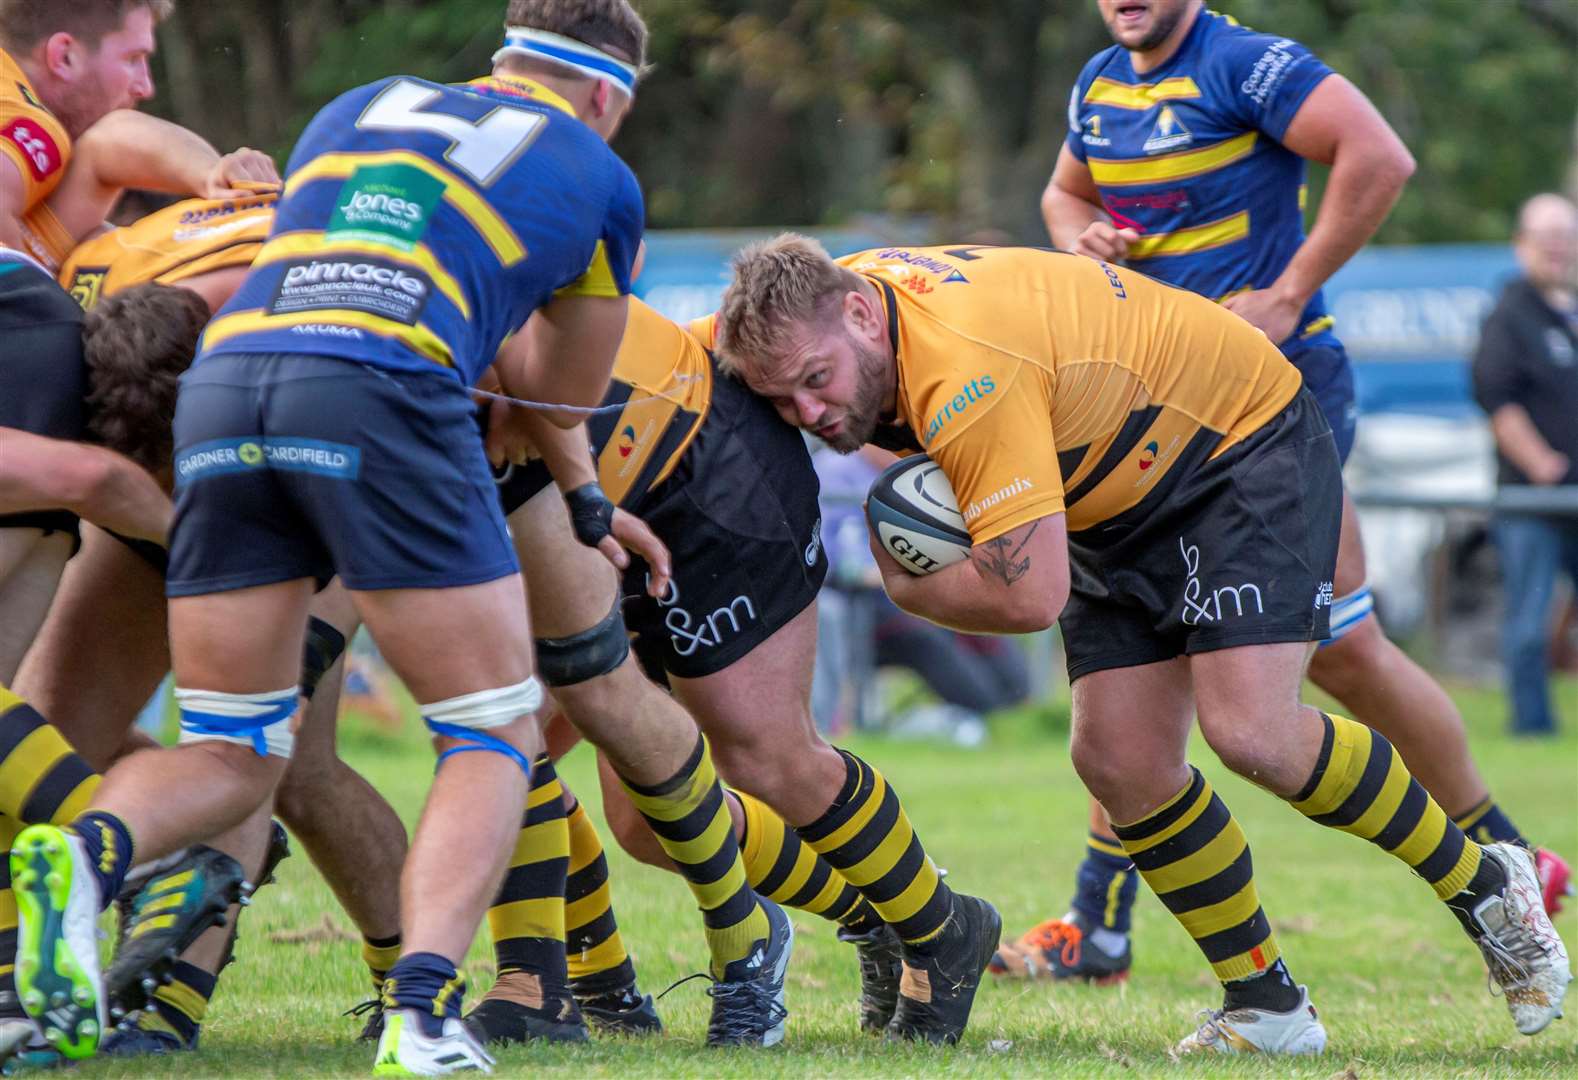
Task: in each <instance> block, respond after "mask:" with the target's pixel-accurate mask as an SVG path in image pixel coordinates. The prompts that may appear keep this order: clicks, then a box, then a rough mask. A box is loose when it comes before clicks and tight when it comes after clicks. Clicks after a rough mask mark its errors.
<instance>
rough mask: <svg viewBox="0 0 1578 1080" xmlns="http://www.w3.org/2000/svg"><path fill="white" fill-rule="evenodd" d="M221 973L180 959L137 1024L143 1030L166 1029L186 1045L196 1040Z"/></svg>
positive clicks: (156, 991) (193, 1043) (194, 1043)
mask: <svg viewBox="0 0 1578 1080" xmlns="http://www.w3.org/2000/svg"><path fill="white" fill-rule="evenodd" d="M218 981H219V976H217V975H211V974H209V973H208V972H206V971H204V970H203V969H202V968H200V967H198V966H196V965H195V964H189V963H187V962H186V961H185V960H177V961H176V962H175V966H174V967H173V968H172V969H171V971H170V981H169V982H168V983H166V984H165V985H163V986H161V987H159V989H158V990H155V991H154V994H153V1001H154V1004H153V1008H151V1009H147V1010H144V1012H143V1015H142V1016H141V1017H140V1018H139V1019H138V1022H137V1026H138V1027H140V1028H143V1029H144V1030H159V1029H161V1028H162V1029H164V1030H167V1031H169V1032H170V1033H171V1034H173V1035H175V1036H176V1037H177V1038H179V1039H180V1040H181V1042H182V1043H184V1044H186V1045H187V1046H189V1047H190V1046H194V1045H196V1043H197V1035H198V1032H199V1030H200V1029H201V1028H202V1025H203V1018H204V1017H205V1016H207V1015H208V1001H209V999H210V998H212V997H213V996H214V987H215V985H216V984H217V983H218Z"/></svg>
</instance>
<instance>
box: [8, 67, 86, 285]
mask: <svg viewBox="0 0 1578 1080" xmlns="http://www.w3.org/2000/svg"><path fill="white" fill-rule="evenodd" d="M0 157H4V158H5V159H6V160H8V161H10V162H11V164H12V165H14V166H15V167H16V171H17V172H18V173H19V174H20V175H21V177H22V205H21V207H20V208H19V214H18V216H19V217H20V218H21V220H22V234H23V239H24V241H26V243H27V247H28V254H29V255H32V256H33V257H34V258H35V259H38V260H39V261H40V262H42V263H44V264H45V265H46V266H49V267H51V268H53V267H55V266H58V265H60V257H61V255H62V254H64V249H65V248H67V247H70V241H69V239H68V240H64V241H63V240H62V239H61V236H62V234H63V232H64V230H59V229H58V226H57V227H56V229H55V230H51V229H50V225H51V224H52V223H53V222H54V217H53V216H52V215H50V214H48V212H47V210H46V208H45V207H44V205H43V203H44V200H45V199H46V198H48V197H49V193H50V192H51V191H54V190H55V185H56V184H59V183H60V178H61V177H62V176H63V175H65V172H66V165H67V163H68V162H70V161H71V139H70V137H69V136H67V135H66V129H65V128H64V127H63V126H61V123H60V121H59V120H57V119H55V115H54V113H52V112H50V111H49V110H48V109H46V108H45V107H44V103H43V102H42V101H40V100H39V99H38V95H37V94H35V93H34V92H33V85H32V83H30V82H28V80H27V76H26V75H25V74H23V72H22V69H21V67H19V66H18V65H17V63H16V61H15V60H13V59H12V58H11V56H10V54H8V53H7V52H5V51H4V50H3V49H0ZM35 212H37V213H35ZM30 218H36V220H30Z"/></svg>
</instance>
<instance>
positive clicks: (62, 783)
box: [0, 686, 101, 825]
mask: <svg viewBox="0 0 1578 1080" xmlns="http://www.w3.org/2000/svg"><path fill="white" fill-rule="evenodd" d="M100 779H101V778H100V776H99V774H98V773H96V772H94V771H93V770H92V769H91V768H89V767H88V763H87V762H86V761H84V760H82V758H81V757H80V756H78V754H77V752H76V751H75V750H73V749H72V748H71V744H70V743H69V742H67V741H66V739H65V736H63V735H61V733H60V732H59V731H57V730H56V729H55V728H54V726H53V725H51V724H50V723H49V721H47V720H45V719H44V718H43V717H42V716H40V715H39V714H38V711H37V710H36V709H34V708H33V707H32V706H31V705H29V704H28V703H27V702H26V701H24V700H22V699H21V698H19V697H17V696H16V695H15V694H13V693H12V692H11V691H10V690H8V689H6V688H5V687H4V686H0V814H4V815H5V816H6V817H9V818H13V819H15V820H17V821H20V822H22V824H24V825H44V824H54V825H63V824H65V823H66V822H68V821H71V820H72V819H74V818H75V817H76V816H77V815H78V814H80V813H82V811H84V810H86V809H87V808H88V803H89V800H91V799H92V797H93V793H94V792H95V791H97V790H98V787H99V780H100Z"/></svg>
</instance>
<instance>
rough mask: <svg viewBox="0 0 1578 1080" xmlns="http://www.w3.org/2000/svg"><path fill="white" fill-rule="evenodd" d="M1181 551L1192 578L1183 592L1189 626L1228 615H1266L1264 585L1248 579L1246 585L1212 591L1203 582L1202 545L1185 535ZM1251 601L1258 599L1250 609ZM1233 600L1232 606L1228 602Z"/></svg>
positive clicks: (1220, 619)
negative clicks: (1261, 587)
mask: <svg viewBox="0 0 1578 1080" xmlns="http://www.w3.org/2000/svg"><path fill="white" fill-rule="evenodd" d="M1178 552H1179V554H1180V555H1182V556H1183V561H1184V572H1185V573H1186V574H1188V581H1186V582H1185V583H1184V596H1183V621H1184V625H1185V626H1199V625H1200V624H1201V623H1216V622H1224V621H1226V620H1227V619H1228V618H1242V617H1243V616H1245V615H1251V614H1253V615H1264V614H1265V613H1266V608H1265V605H1264V604H1263V603H1262V602H1261V597H1260V586H1258V585H1256V584H1254V583H1253V582H1249V581H1246V582H1244V583H1243V584H1242V585H1224V586H1222V587H1221V588H1219V589H1215V590H1213V591H1211V592H1206V591H1205V586H1203V585H1202V584H1201V583H1200V548H1199V546H1198V545H1195V544H1190V543H1189V542H1188V541H1186V540H1185V539H1184V538H1183V537H1181V536H1180V537H1179V538H1178ZM1248 601H1253V602H1254V610H1253V611H1251V610H1250V605H1249V603H1248ZM1229 603H1231V605H1232V606H1231V607H1229V606H1228V604H1229Z"/></svg>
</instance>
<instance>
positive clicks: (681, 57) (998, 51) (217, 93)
mask: <svg viewBox="0 0 1578 1080" xmlns="http://www.w3.org/2000/svg"><path fill="white" fill-rule="evenodd" d="M636 2H637V6H638V7H639V8H640V9H641V11H642V14H643V15H644V16H645V17H646V19H647V22H648V25H649V26H650V27H651V30H652V43H651V60H652V62H653V64H654V65H655V70H654V71H653V73H652V75H651V76H650V77H649V78H648V79H647V80H646V82H645V83H644V84H643V85H642V87H641V91H640V94H639V101H638V105H637V113H636V116H635V117H634V119H633V121H632V122H631V123H630V124H629V125H628V126H627V129H626V130H625V131H624V132H622V133H621V135H620V137H619V141H618V143H617V144H616V145H617V147H618V149H619V150H620V152H621V153H622V154H624V155H625V157H626V158H627V159H628V160H629V161H630V162H631V164H632V165H633V166H634V167H635V169H636V171H637V173H638V175H640V176H641V179H642V183H643V185H644V186H645V189H646V192H647V204H648V215H649V221H650V223H651V225H653V226H654V227H665V226H693V227H694V226H708V227H723V226H739V225H763V224H778V223H796V222H799V223H837V222H844V221H848V220H850V219H851V218H853V217H856V216H859V215H862V214H872V213H885V214H900V215H911V214H914V215H925V216H927V217H929V218H932V219H934V220H935V221H936V222H937V228H938V230H939V233H940V234H942V233H945V234H948V235H963V234H964V233H966V232H969V231H974V230H979V229H987V228H993V229H1000V230H1006V231H1007V232H1008V233H1009V234H1010V235H1013V236H1016V237H1019V238H1021V239H1023V240H1027V241H1033V242H1041V241H1042V240H1043V234H1042V231H1041V225H1040V219H1039V215H1038V213H1037V200H1038V197H1039V194H1040V191H1041V188H1042V187H1043V185H1044V184H1045V183H1046V179H1047V176H1048V174H1049V173H1050V171H1051V167H1052V162H1053V160H1054V159H1055V158H1056V155H1057V150H1058V147H1059V145H1060V144H1061V142H1062V139H1063V135H1064V132H1065V121H1064V115H1065V105H1066V102H1067V95H1068V92H1069V88H1070V86H1071V85H1072V84H1073V81H1074V79H1075V77H1076V76H1077V75H1078V73H1079V70H1080V68H1081V67H1082V66H1083V65H1084V63H1085V61H1086V60H1087V59H1088V58H1089V57H1090V56H1091V55H1093V54H1094V53H1095V52H1096V51H1098V50H1099V49H1101V48H1104V47H1106V46H1107V45H1108V44H1109V39H1108V38H1107V35H1106V31H1105V29H1104V28H1103V27H1102V25H1101V22H1100V19H1099V18H1098V17H1097V15H1096V11H1095V3H1094V0H1064V3H1062V4H1058V5H1051V4H1047V3H1045V2H1044V0H994V2H993V3H990V4H973V5H963V4H951V3H939V2H937V0H636ZM1217 6H1218V7H1219V8H1221V9H1222V10H1225V11H1228V12H1230V13H1232V14H1233V15H1235V16H1237V17H1238V18H1239V19H1240V20H1241V21H1243V22H1244V23H1246V24H1248V25H1250V26H1253V27H1256V28H1258V29H1262V30H1266V31H1269V32H1274V33H1278V34H1285V35H1287V36H1289V37H1293V38H1297V39H1299V40H1300V41H1303V42H1304V43H1306V44H1308V45H1310V46H1311V47H1312V48H1314V49H1315V50H1316V51H1317V52H1318V53H1320V55H1321V56H1322V58H1323V59H1325V60H1326V62H1327V63H1329V64H1331V66H1332V67H1334V68H1335V69H1337V70H1338V71H1341V72H1342V73H1343V74H1345V75H1347V76H1348V77H1349V78H1350V79H1352V80H1353V81H1354V82H1355V83H1357V84H1358V85H1359V86H1360V87H1361V88H1363V89H1364V90H1365V92H1366V93H1368V94H1370V96H1371V97H1372V98H1373V99H1374V100H1375V102H1376V104H1377V105H1378V106H1379V107H1380V108H1381V110H1382V112H1384V113H1385V114H1386V115H1387V117H1388V118H1389V119H1390V120H1391V121H1392V123H1393V124H1394V125H1395V126H1396V127H1397V129H1398V131H1399V132H1400V133H1401V134H1402V136H1403V138H1404V139H1405V140H1406V141H1407V142H1408V144H1409V146H1410V147H1411V148H1412V149H1413V151H1414V153H1415V155H1416V157H1417V158H1418V159H1419V164H1420V168H1419V172H1418V174H1417V175H1416V176H1415V178H1414V180H1413V182H1412V183H1411V184H1410V185H1409V188H1408V190H1407V192H1406V194H1405V195H1404V197H1403V200H1402V202H1401V203H1400V204H1399V206H1398V208H1397V210H1396V212H1395V213H1394V214H1393V215H1392V217H1391V219H1390V220H1389V221H1388V222H1387V224H1386V226H1385V227H1384V229H1383V231H1382V235H1381V239H1382V240H1389V241H1444V240H1475V239H1494V240H1500V239H1504V238H1505V237H1506V235H1507V232H1508V229H1509V226H1510V221H1511V214H1512V212H1513V210H1514V209H1515V207H1516V206H1517V204H1518V203H1519V202H1520V201H1521V200H1522V199H1523V198H1524V197H1525V196H1527V195H1528V194H1529V193H1531V192H1534V191H1537V190H1540V189H1542V188H1551V187H1556V186H1558V185H1560V184H1561V183H1562V182H1563V177H1564V175H1565V173H1566V171H1567V170H1568V168H1569V165H1570V162H1571V160H1572V156H1573V153H1572V152H1573V145H1574V138H1575V131H1578V128H1575V125H1574V119H1575V114H1578V78H1575V74H1578V0H1409V2H1407V3H1397V2H1396V0H1219V2H1218V3H1217ZM503 9H504V3H503V2H502V0H237V2H235V3H229V4H208V3H199V2H198V0H185V2H184V3H183V4H181V5H180V10H179V13H178V14H177V16H176V17H175V18H174V19H172V20H171V22H170V24H169V25H168V26H167V27H166V28H165V29H164V31H163V32H162V34H161V46H162V47H161V51H160V54H159V58H158V64H159V72H158V75H159V77H160V79H161V83H162V85H161V96H160V98H159V99H158V101H157V103H156V106H155V107H156V109H157V110H158V111H161V112H163V113H164V114H165V115H169V116H172V117H174V118H175V119H177V120H179V121H180V122H182V123H185V124H187V125H189V126H191V127H194V128H196V129H197V130H199V131H201V132H203V133H204V134H205V135H207V136H209V137H210V138H211V139H213V140H214V141H215V142H217V143H221V144H226V145H236V144H241V143H246V144H249V145H257V146H262V147H265V148H268V149H270V150H273V151H275V152H276V154H277V155H278V156H279V157H280V158H281V159H283V158H284V156H285V155H286V154H287V153H288V152H289V148H290V145H291V143H292V141H293V139H294V136H295V133H296V132H298V131H299V130H300V128H301V126H302V125H303V124H304V123H305V122H306V120H307V119H308V118H310V117H311V115H312V114H313V112H315V111H316V110H317V109H318V108H319V107H320V106H321V105H323V104H324V103H325V102H326V101H328V100H329V99H330V98H332V97H333V96H334V95H335V94H338V93H340V92H342V91H344V90H346V89H349V88H351V87H353V86H356V85H359V84H360V83H364V82H367V81H370V80H372V79H376V78H379V77H381V76H383V75H387V74H390V73H392V72H397V71H399V72H407V73H410V74H415V75H420V76H423V77H427V78H432V79H439V80H444V81H458V80H462V79H465V78H469V77H472V76H474V75H476V74H479V73H481V72H483V71H485V70H486V69H487V67H488V58H489V56H490V55H491V54H492V52H493V50H494V48H495V47H496V46H497V44H498V41H499V40H500V36H501V35H500V23H501V21H502V15H503ZM1315 172H1316V176H1315V182H1316V187H1317V190H1318V188H1319V185H1320V182H1321V179H1322V177H1321V176H1320V175H1319V174H1320V170H1315Z"/></svg>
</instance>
